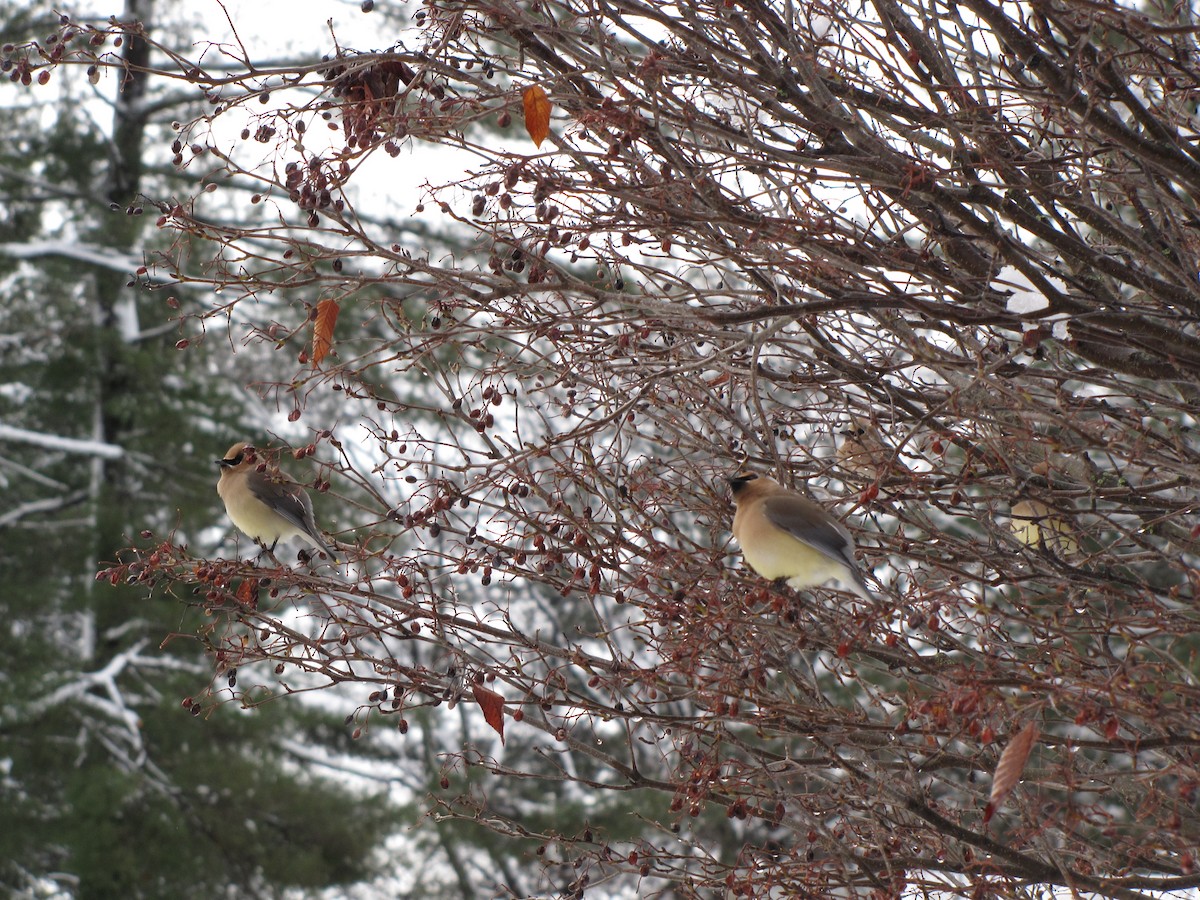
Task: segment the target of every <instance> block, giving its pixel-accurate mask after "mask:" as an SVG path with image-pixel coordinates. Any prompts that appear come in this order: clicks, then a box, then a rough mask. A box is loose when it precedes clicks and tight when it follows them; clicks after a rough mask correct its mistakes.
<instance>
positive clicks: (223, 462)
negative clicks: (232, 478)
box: [213, 459, 234, 469]
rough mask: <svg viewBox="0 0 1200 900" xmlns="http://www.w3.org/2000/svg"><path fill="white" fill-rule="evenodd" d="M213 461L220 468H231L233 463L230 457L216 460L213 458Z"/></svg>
mask: <svg viewBox="0 0 1200 900" xmlns="http://www.w3.org/2000/svg"><path fill="white" fill-rule="evenodd" d="M213 461H214V462H215V463H216V464H217V465H218V466H220V467H221V468H222V469H231V468H233V465H234V463H233V460H232V459H217V460H213Z"/></svg>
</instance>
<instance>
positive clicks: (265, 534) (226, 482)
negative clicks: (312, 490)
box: [217, 442, 336, 561]
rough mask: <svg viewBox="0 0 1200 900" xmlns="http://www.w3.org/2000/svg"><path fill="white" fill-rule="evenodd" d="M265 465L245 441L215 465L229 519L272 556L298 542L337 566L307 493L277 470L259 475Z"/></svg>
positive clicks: (219, 487)
mask: <svg viewBox="0 0 1200 900" xmlns="http://www.w3.org/2000/svg"><path fill="white" fill-rule="evenodd" d="M263 461H264V458H263V457H262V456H261V455H259V453H258V451H257V450H255V449H254V447H252V446H250V445H249V444H247V443H244V442H243V443H238V444H234V445H233V446H232V447H230V448H229V450H228V451H227V452H226V453H225V457H224V459H218V460H217V465H218V466H220V467H221V477H220V478H219V479H218V480H217V493H218V494H220V495H221V499H222V500H223V501H224V502H225V511H226V512H227V513H229V518H230V520H231V521H232V522H233V524H234V525H236V526H237V527H238V530H239V531H242V532H243V533H245V534H246V535H247V536H248V537H251V538H253V539H254V540H255V541H257V542H258V543H260V544H262V545H263V546H264V547H266V548H267V549H268V550H269V551H272V552H274V550H275V545H276V544H278V543H279V542H280V541H281V540H283V541H286V540H288V539H290V538H294V537H296V538H300V539H301V540H302V541H304V542H305V543H306V544H309V545H311V546H313V547H315V548H317V549H318V550H323V551H325V553H326V554H328V556H329V558H330V559H331V560H335V561H336V558H335V557H334V555H333V551H332V550H330V549H329V545H328V544H326V543H325V540H324V539H323V538H322V537H321V532H320V529H318V528H317V523H316V522H315V521H314V520H313V511H312V501H311V500H310V499H309V497H308V492H307V491H306V490H304V488H303V487H301V486H300V485H299V484H297V483H296V482H295V481H293V480H292V479H291V478H289V477H288V476H287V475H285V474H284V473H283V472H280V471H279V470H278V469H273V468H267V469H265V470H264V471H261V472H260V471H259V466H260V465H262V463H263Z"/></svg>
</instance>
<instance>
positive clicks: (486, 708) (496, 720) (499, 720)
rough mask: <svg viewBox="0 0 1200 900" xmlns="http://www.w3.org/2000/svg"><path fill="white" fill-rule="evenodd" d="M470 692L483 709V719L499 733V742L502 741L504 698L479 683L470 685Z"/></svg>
mask: <svg viewBox="0 0 1200 900" xmlns="http://www.w3.org/2000/svg"><path fill="white" fill-rule="evenodd" d="M471 693H473V694H474V695H475V702H476V703H478V704H479V708H480V709H481V710H483V720H484V721H485V722H487V723H488V724H489V725H491V726H492V728H494V729H496V733H497V734H499V735H500V743H502V744H503V743H504V698H503V697H501V696H500V695H499V694H497V693H496V692H495V691H490V690H488V689H487V688H485V687H484V686H483V685H481V684H473V685H471Z"/></svg>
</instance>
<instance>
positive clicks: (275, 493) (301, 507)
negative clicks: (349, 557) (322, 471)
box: [246, 471, 319, 540]
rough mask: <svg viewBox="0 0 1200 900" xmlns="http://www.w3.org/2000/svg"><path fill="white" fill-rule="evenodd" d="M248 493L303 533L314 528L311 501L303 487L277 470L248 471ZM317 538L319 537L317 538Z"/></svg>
mask: <svg viewBox="0 0 1200 900" xmlns="http://www.w3.org/2000/svg"><path fill="white" fill-rule="evenodd" d="M246 486H247V487H248V488H250V493H252V494H253V495H254V496H255V497H257V498H258V499H259V500H261V501H262V502H263V503H265V504H266V505H267V506H269V507H270V508H271V509H273V510H275V512H277V513H279V515H281V516H283V518H284V519H286V520H287V521H288V522H290V523H291V524H292V525H295V526H296V528H298V529H299V530H300V531H303V532H304V533H305V534H308V535H312V537H314V538H317V537H318V536H317V535H315V534H313V532H314V531H315V530H316V528H315V526H314V523H313V511H312V501H311V500H310V499H309V498H308V494H307V493H306V492H305V490H304V488H302V487H301V486H300V485H298V484H297V483H296V482H294V481H292V479H290V478H288V477H287V476H286V475H284V474H282V473H279V472H274V473H272V472H257V471H253V472H250V473H249V474H248V475H247V476H246ZM318 540H319V538H318Z"/></svg>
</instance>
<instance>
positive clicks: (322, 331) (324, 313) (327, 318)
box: [312, 300, 342, 369]
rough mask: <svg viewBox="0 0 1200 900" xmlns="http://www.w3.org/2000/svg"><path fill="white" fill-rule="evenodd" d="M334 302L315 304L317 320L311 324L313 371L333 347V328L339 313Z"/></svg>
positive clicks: (339, 309) (324, 301)
mask: <svg viewBox="0 0 1200 900" xmlns="http://www.w3.org/2000/svg"><path fill="white" fill-rule="evenodd" d="M341 309H342V308H341V307H340V306H338V302H337V301H336V300H322V301H321V302H320V303H318V304H317V318H316V320H315V321H314V322H313V343H312V364H313V368H314V369H315V368H316V367H317V366H319V365H320V364H321V360H323V359H324V358H325V357H326V356H328V355H329V350H330V348H332V347H333V326H335V325H336V324H337V317H338V313H339V312H341Z"/></svg>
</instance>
